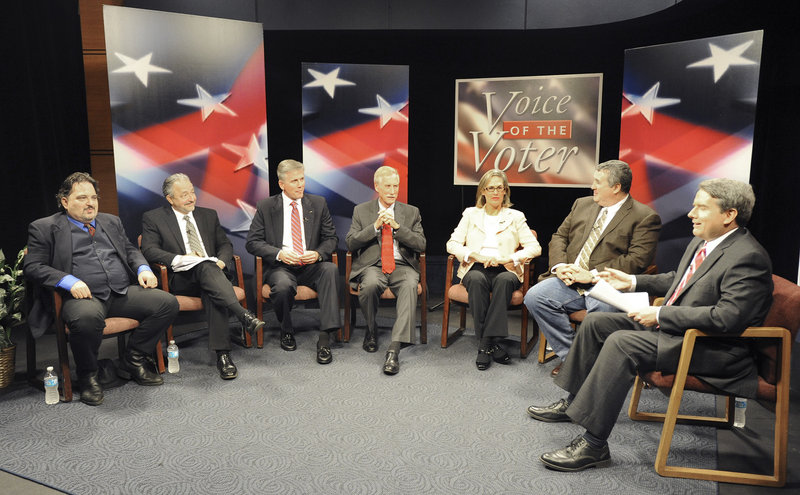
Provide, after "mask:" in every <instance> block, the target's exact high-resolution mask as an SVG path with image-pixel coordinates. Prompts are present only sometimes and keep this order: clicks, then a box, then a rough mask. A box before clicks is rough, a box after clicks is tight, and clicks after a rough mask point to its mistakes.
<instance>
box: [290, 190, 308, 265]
mask: <svg viewBox="0 0 800 495" xmlns="http://www.w3.org/2000/svg"><path fill="white" fill-rule="evenodd" d="M291 217H292V218H291V221H292V249H293V250H294V252H295V253H297V254H298V256H301V255H302V254H303V252H304V251H305V249H304V247H303V232H302V230H301V229H300V211H299V210H298V209H297V201H292V215H291Z"/></svg>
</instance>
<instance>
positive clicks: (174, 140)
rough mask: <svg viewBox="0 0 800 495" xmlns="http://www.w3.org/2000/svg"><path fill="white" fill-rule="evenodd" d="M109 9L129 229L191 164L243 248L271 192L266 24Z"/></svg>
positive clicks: (200, 190)
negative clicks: (172, 178)
mask: <svg viewBox="0 0 800 495" xmlns="http://www.w3.org/2000/svg"><path fill="white" fill-rule="evenodd" d="M103 15H104V24H105V35H106V52H107V57H108V62H107V63H108V85H109V92H110V100H111V121H112V129H113V139H114V164H115V168H116V175H117V194H118V198H119V212H120V217H121V218H122V220H123V223H124V224H125V228H126V230H127V232H128V235H129V236H131V239H132V240H135V239H136V237H137V236H138V235H139V233H141V216H142V213H143V212H145V211H147V210H149V209H152V208H155V207H157V206H161V205H164V204H166V202H165V201H166V200H165V199H164V197H163V194H162V193H161V185H162V183H163V181H164V179H165V178H166V177H167V176H169V175H171V174H173V173H176V172H182V173H185V174H187V175H188V176H189V177H190V178H191V180H192V182H193V183H194V186H195V191H196V192H197V204H198V205H200V206H204V207H207V208H213V209H215V210H217V212H218V213H219V218H220V222H221V223H222V226H223V227H224V228H225V230H226V231H227V233H228V237H229V238H230V239H231V241H232V242H233V244H234V251H235V252H236V253H238V254H240V255H241V254H243V253H244V252H245V249H244V240H245V238H246V236H247V231H248V229H249V227H250V221H251V219H252V217H253V214H254V212H255V204H256V202H257V201H258V200H259V199H261V198H264V197H266V196H268V195H269V176H268V173H267V172H268V160H267V117H266V96H265V90H264V89H265V88H264V41H263V28H262V26H261V24H260V23H254V22H243V21H233V20H227V19H215V18H210V17H200V16H194V15H186V14H174V13H166V12H156V11H149V10H142V9H133V8H126V7H115V6H108V5H105V6H103ZM101 186H102V184H101ZM243 261H244V262H245V263H246V265H247V266H249V265H251V264H252V262H251V260H250V257H249V256H245V257H243ZM246 271H248V272H249V271H250V270H246Z"/></svg>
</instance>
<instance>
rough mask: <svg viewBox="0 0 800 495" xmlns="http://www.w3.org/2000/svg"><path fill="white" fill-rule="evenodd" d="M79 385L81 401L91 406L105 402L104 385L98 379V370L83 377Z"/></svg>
mask: <svg viewBox="0 0 800 495" xmlns="http://www.w3.org/2000/svg"><path fill="white" fill-rule="evenodd" d="M78 385H79V386H80V387H81V402H83V403H84V404H88V405H90V406H99V405H100V404H102V403H103V387H101V386H100V382H99V381H98V380H97V372H94V373H92V374H89V375H86V376H83V377H81V378H80V379H79V380H78Z"/></svg>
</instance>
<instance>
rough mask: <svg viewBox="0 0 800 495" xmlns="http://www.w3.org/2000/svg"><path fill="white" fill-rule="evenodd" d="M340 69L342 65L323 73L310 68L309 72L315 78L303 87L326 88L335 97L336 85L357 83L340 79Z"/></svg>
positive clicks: (353, 84)
mask: <svg viewBox="0 0 800 495" xmlns="http://www.w3.org/2000/svg"><path fill="white" fill-rule="evenodd" d="M339 69H341V67H337V68H335V69H333V70H332V71H330V72H328V73H327V74H323V73H322V72H319V71H316V70H314V69H308V73H309V74H311V75H312V76H314V80H313V81H311V82H310V83H306V84H305V85H304V86H303V87H304V88H319V87H322V88H324V89H325V92H326V93H328V96H330V97H331V98H333V92H334V91H336V86H355V85H356V83H354V82H351V81H345V80H344V79H339Z"/></svg>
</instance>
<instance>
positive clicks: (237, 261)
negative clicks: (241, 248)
mask: <svg viewBox="0 0 800 495" xmlns="http://www.w3.org/2000/svg"><path fill="white" fill-rule="evenodd" d="M233 266H234V267H235V269H236V286H237V287H239V288H240V289H242V290H244V275H243V273H244V272H243V271H242V258H240V257H239V255H238V254H234V255H233Z"/></svg>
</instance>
